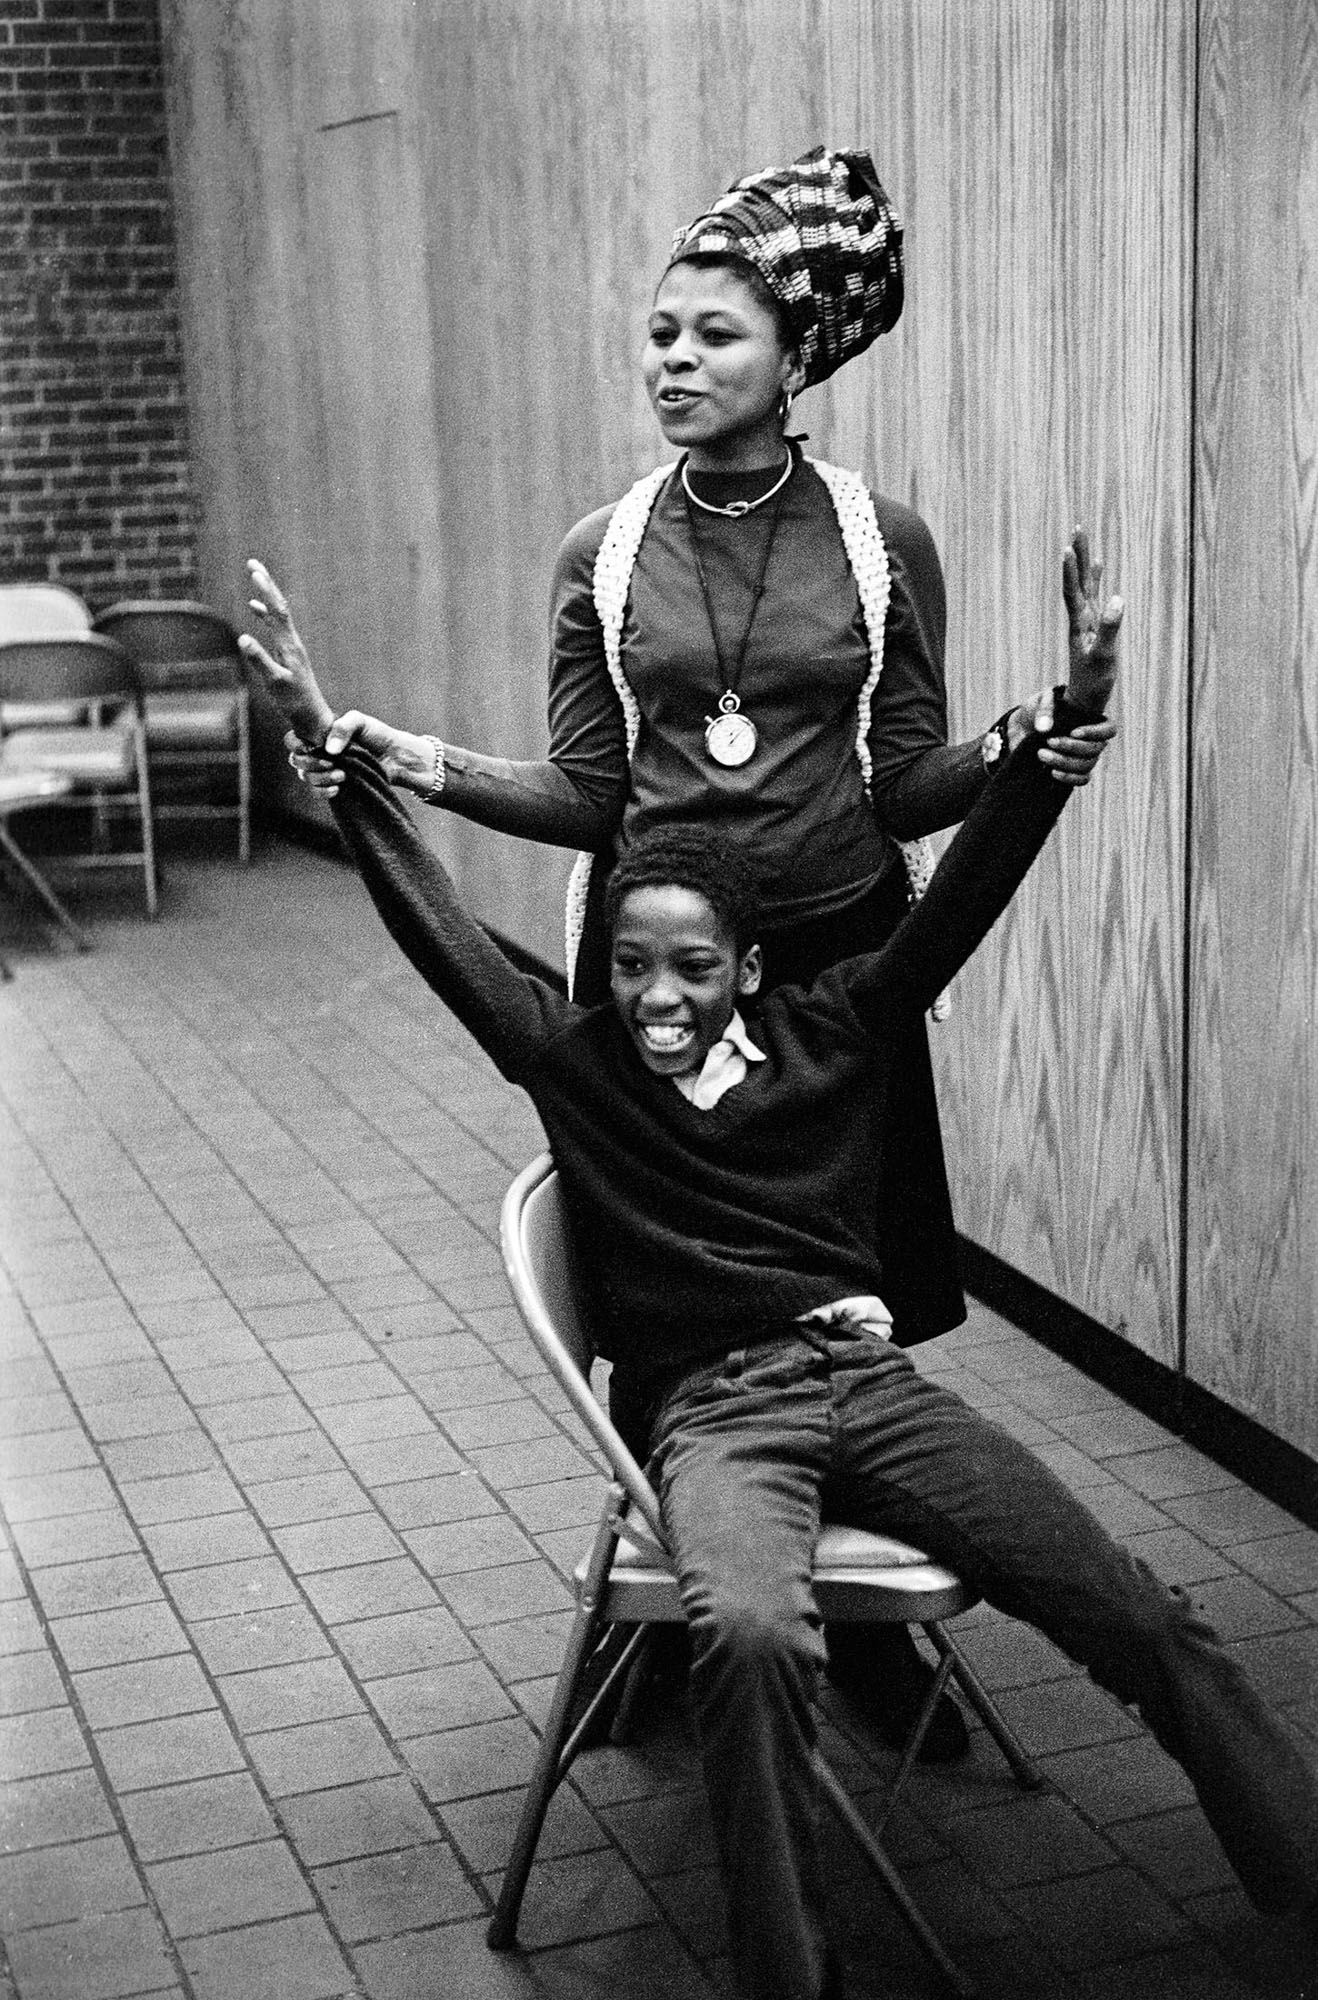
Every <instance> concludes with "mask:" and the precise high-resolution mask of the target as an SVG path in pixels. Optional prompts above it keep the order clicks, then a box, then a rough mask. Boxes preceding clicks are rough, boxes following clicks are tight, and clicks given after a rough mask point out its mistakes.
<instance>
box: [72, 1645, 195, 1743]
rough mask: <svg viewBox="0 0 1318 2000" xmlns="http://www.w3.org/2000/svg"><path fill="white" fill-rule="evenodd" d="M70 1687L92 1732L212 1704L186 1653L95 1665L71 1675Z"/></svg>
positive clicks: (191, 1658)
mask: <svg viewBox="0 0 1318 2000" xmlns="http://www.w3.org/2000/svg"><path fill="white" fill-rule="evenodd" d="M73 1684H74V1688H75V1690H76V1692H77V1696H78V1700H79V1702H80V1704H81V1706H82V1711H83V1714H84V1715H85V1716H86V1718H87V1722H88V1724H89V1725H90V1727H91V1728H92V1729H108V1728H112V1727H114V1726H116V1725H118V1724H122V1723H128V1722H150V1721H153V1720H160V1719H161V1718H162V1717H164V1716H169V1715H189V1714H192V1713H194V1712H197V1711H199V1710H201V1709H205V1708H214V1706H215V1697H214V1695H213V1694H212V1693H211V1690H210V1686H209V1684H208V1682H207V1680H206V1677H205V1675H204V1674H203V1673H202V1671H201V1668H200V1667H199V1666H198V1665H197V1662H196V1661H195V1660H194V1659H193V1657H192V1655H191V1653H171V1654H169V1655H168V1656H167V1657H166V1658H164V1659H158V1660H134V1661H133V1662H132V1663H131V1665H128V1666H122V1667H97V1668H94V1669H93V1670H92V1671H91V1672H89V1673H81V1674H75V1675H74V1676H73Z"/></svg>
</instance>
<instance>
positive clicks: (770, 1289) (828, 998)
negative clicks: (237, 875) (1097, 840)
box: [334, 700, 1084, 1381]
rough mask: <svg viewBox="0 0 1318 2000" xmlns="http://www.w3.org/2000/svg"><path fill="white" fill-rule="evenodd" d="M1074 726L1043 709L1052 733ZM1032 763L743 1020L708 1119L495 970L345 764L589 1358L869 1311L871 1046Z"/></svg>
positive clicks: (920, 996) (367, 832) (1033, 789)
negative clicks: (545, 1182)
mask: <svg viewBox="0 0 1318 2000" xmlns="http://www.w3.org/2000/svg"><path fill="white" fill-rule="evenodd" d="M1082 719H1084V718H1082V717H1080V716H1078V715H1077V714H1076V712H1075V711H1074V710H1073V709H1070V708H1069V707H1068V706H1067V705H1066V704H1065V703H1063V702H1061V701H1060V700H1059V702H1058V704H1057V712H1056V718H1055V731H1056V733H1057V734H1059V735H1060V734H1064V733H1065V731H1066V730H1067V728H1068V727H1071V726H1074V724H1075V722H1076V721H1078V720H1082ZM1036 748H1037V744H1036V742H1035V741H1034V740H1029V741H1027V742H1025V743H1024V744H1022V745H1021V747H1020V748H1019V749H1018V750H1017V751H1016V752H1015V754H1014V755H1013V756H1012V757H1010V758H1009V759H1008V760H1007V761H1006V762H1005V763H1004V764H1003V765H1002V766H1001V768H1000V770H999V771H998V773H997V774H996V775H995V776H994V777H993V779H992V780H991V781H990V783H989V784H988V785H986V786H985V788H984V790H983V793H982V796H981V797H980V799H979V801H978V803H977V804H976V805H975V807H974V808H973V810H972V811H971V813H970V815H969V817H968V818H967V819H966V821H965V823H964V825H963V826H962V828H961V830H960V832H959V833H958V834H957V836H956V839H955V840H954V841H953V842H952V845H951V846H950V847H949V849H948V851H947V853H946V855H945V856H944V858H943V861H942V863H941V865H940V867H939V868H938V870H937V872H936V874H935V876H934V880H933V883H932V885H931V886H930V888H929V890H928V892H927V894H926V895H925V897H924V899H923V901H922V902H920V903H919V904H918V905H917V906H916V907H915V908H914V909H913V910H912V911H911V912H910V914H909V915H908V916H907V917H906V918H904V919H903V921H902V922H901V923H900V924H899V926H898V927H897V929H896V931H895V932H894V933H893V936H892V937H891V938H890V940H889V941H888V943H887V944H886V945H885V946H884V947H883V949H882V950H881V951H878V952H874V953H871V954H868V955H866V956H863V957H858V958H852V959H847V960H845V961H844V962H843V963H842V964H840V965H837V966H834V967H833V968H831V970H829V971H828V972H826V973H825V974H824V975H823V976H822V977H821V978H820V979H819V980H817V981H816V983H815V984H814V985H813V986H812V987H810V988H809V989H808V990H802V989H801V988H799V987H780V988H778V989H777V990H775V991H774V992H772V993H770V994H769V995H768V996H767V997H766V998H765V999H764V1001H763V1003H762V1004H761V1005H759V1006H755V1005H754V1004H753V1003H752V1004H751V1005H750V1006H748V1007H747V1008H746V1009H745V1010H744V1012H745V1017H746V1023H747V1027H748V1029H749V1031H750V1033H751V1035H752V1037H753V1039H754V1040H755V1041H756V1042H757V1043H758V1045H759V1046H760V1047H761V1048H762V1049H763V1050H764V1052H765V1055H766V1057H767V1058H768V1060H767V1061H765V1062H763V1063H756V1064H754V1065H752V1068H751V1071H750V1073H749V1074H748V1075H747V1077H746V1079H745V1081H744V1082H743V1083H740V1084H738V1085H737V1086H736V1087H735V1088H734V1089H733V1090H731V1091H729V1092H728V1093H727V1095H726V1096H725V1097H724V1098H723V1099H722V1100H721V1101H720V1102H719V1103H718V1104H717V1105H716V1106H715V1107H714V1108H713V1109H712V1110H710V1111H698V1110H696V1109H695V1107H694V1106H692V1105H691V1104H689V1103H688V1102H687V1100H686V1098H685V1097H683V1096H682V1094H681V1093H680V1092H679V1091H677V1090H675V1089H674V1087H673V1085H672V1083H671V1081H669V1080H668V1079H666V1078H662V1077H656V1076H654V1075H652V1074H651V1072H650V1071H648V1070H647V1069H646V1068H645V1066H644V1064H643V1063H642V1062H641V1060H640V1057H639V1055H638V1054H637V1053H636V1050H635V1048H634V1046H633V1044H632V1041H631V1038H630V1036H629V1034H628V1033H627V1031H626V1029H625V1028H624V1026H623V1024H622V1022H621V1020H620V1019H619V1017H618V1016H617V1014H616V1013H615V1011H614V1009H613V1008H612V1007H611V1006H604V1007H595V1008H583V1007H579V1006H575V1005H573V1003H572V1002H570V1001H568V1000H566V999H564V998H563V997H562V995H561V994H559V993H558V992H557V991H555V989H554V988H553V987H552V986H550V985H548V984H547V983H545V982H544V981H542V980H539V979H536V978H534V977H533V976H531V975H529V974H527V973H525V972H521V971H519V970H517V969H516V968H515V967H513V966H512V965H511V964H510V963H509V961H508V960H507V959H506V958H505V956H504V955H503V953H502V952H501V951H500V950H499V949H498V947H497V946H496V945H495V944H494V943H493V942H492V941H491V940H490V939H489V937H488V936H487V935H486V933H485V932H484V931H483V930H482V929H481V927H480V925H479V924H477V923H476V922H475V920H474V919H473V918H472V917H470V916H469V915H468V914H467V912H466V911H465V910H464V909H463V908H462V906H461V904H460V903H459V901H458V899H457V896H456V894H455V892H454V889H453V886H452V884H451V882H450V881H449V878H448V876H447V874H446V873H445V871H444V869H443V868H442V866H441V865H440V863H439V862H438V860H437V859H436V857H435V856H434V855H433V854H432V853H431V851H430V850H429V848H427V847H426V846H425V844H424V842H423V841H422V840H421V839H420V837H419V835H418V834H417V832H416V830H415V828H414V827H413V825H412V822H411V819H410V817H409V815H408V813H407V812H406V810H405V808H404V807H403V806H402V805H401V804H400V802H399V801H398V799H397V798H396V796H395V795H394V793H393V792H392V791H391V790H390V788H389V785H388V784H387V782H386V781H385V779H384V777H383V775H382V773H381V771H380V768H379V766H378V764H377V763H376V761H375V760H374V758H372V757H371V756H370V755H369V754H368V753H367V752H365V751H363V750H361V749H358V748H356V747H353V748H350V749H349V750H348V751H347V752H346V753H345V759H344V762H345V768H346V770H347V772H348V781H347V783H346V784H345V785H344V787H343V789H342V790H341V792H340V793H339V796H338V798H337V800H336V801H335V808H334V809H335V813H336V817H337V818H338V821H339V825H340V827H341V829H342V831H343V834H344V836H345V838H346V839H347V841H348V844H349V846H350V848H351V850H352V853H353V856H354V859H355V860H356V862H357V865H358V867H359V869H360V870H361V873H362V877H363V879H364V881H365V883H366V886H367V889H368V890H369V892H370V894H371V897H372V899H373V900H374V902H375V904H376V906H377V908H378V909H379V911H380V914H381V916H382V917H383V919H384V921H385V923H386V925H387V926H388V928H389V930H390V932H391V934H392V935H393V937H394V938H395V940H396V941H397V942H398V944H399V945H400V946H401V947H402V949H403V951H404V952H405V953H406V954H407V956H408V957H409V958H410V959H411V961H412V963H413V964H414V965H415V966H416V968H417V970H418V971H419V972H420V973H421V974H422V976H423V978H425V979H426V980H427V982H428V983H429V984H430V985H431V986H432V987H433V989H434V990H435V992H436V993H438V994H439V996H440V997H441V999H443V1000H444V1001H445V1002H446V1004H447V1005H448V1006H449V1007H451V1008H452V1010H453V1012H454V1013H455V1014H456V1015H457V1017H458V1019H459V1020H460V1021H462V1023H463V1024H464V1025H465V1026H466V1027H467V1028H468V1029H469V1030H470V1031H471V1033H472V1034H473V1035H474V1036H475V1038H476V1040H477V1041H478V1042H479V1043H480V1044H481V1046H482V1048H484V1049H485V1050H486V1052H487V1053H488V1054H489V1055H490V1056H491V1057H492V1059H493V1060H494V1062H495V1063H496V1065H497V1066H498V1068H499V1069H500V1071H501V1072H502V1073H503V1075H504V1076H505V1077H507V1078H508V1080H509V1081H510V1082H512V1083H516V1084H519V1085H521V1086H522V1088H523V1089H525V1090H526V1091H527V1092H528V1093H529V1094H530V1096H531V1098H532V1100H533V1102H534V1104H535V1107H536V1109H537V1111H538V1112H539V1114H540V1117H541V1120H542V1122H543V1124H544V1128H545V1131H546V1134H547V1135H548V1138H549V1143H550V1147H551V1149H552V1151H553V1155H554V1159H555V1163H556V1165H557V1167H558V1170H559V1174H560V1176H561V1178H562V1182H563V1187H564V1191H565V1193H566V1196H567V1200H568V1206H569V1212H570V1213H571V1215H572V1218H573V1224H574V1227H575V1229H576V1230H577V1233H578V1236H579V1239H580V1242H581V1244H582V1246H583V1249H584V1250H585V1252H586V1254H585V1255H584V1256H583V1258H582V1265H583V1270H584V1272H585V1273H586V1276H587V1281H588V1283H589V1285H590V1287H591V1290H592V1293H593V1301H592V1303H593V1306H594V1311H595V1332H596V1337H597V1340H598V1344H599V1347H600V1350H601V1352H602V1353H604V1354H606V1355H608V1356H609V1357H610V1358H612V1359H614V1360H615V1361H617V1362H619V1363H621V1364H622V1365H623V1366H624V1367H626V1369H627V1370H628V1372H630V1373H634V1374H635V1375H636V1377H637V1378H639V1379H641V1380H642V1381H643V1380H644V1379H645V1378H646V1377H650V1376H654V1375H657V1374H660V1373H666V1372H668V1371H669V1370H670V1369H672V1368H673V1367H675V1366H677V1365H679V1364H681V1363H684V1362H688V1361H693V1360H695V1359H698V1358H708V1357H713V1356H717V1355H718V1354H721V1353H724V1352H726V1351H728V1350H729V1349H730V1348H732V1347H735V1346H739V1345H742V1344H743V1343H744V1342H745V1341H746V1340H747V1339H748V1338H751V1337H753V1336H754V1335H755V1334H756V1333H757V1332H760V1331H762V1330H763V1329H765V1328H766V1327H768V1326H771V1325H773V1324H775V1323H781V1322H783V1321H785V1320H790V1319H793V1318H795V1317H796V1316H797V1315H798V1314H800V1313H802V1312H804V1311H806V1310H808V1309H809V1308H811V1307H813V1306H818V1305H823V1304H826V1303H828V1302H829V1301H831V1300H834V1299H837V1298H842V1297H845V1296H848V1295H850V1294H856V1293H866V1292H877V1293H878V1294H879V1295H880V1296H882V1293H883V1289H884V1246H883V1243H882V1241H881V1240H876V1225H875V1212H874V1210H875V1205H874V1194H873V1189H874V1171H875V1161H876V1158H878V1157H879V1156H881V1154H882V1152H883V1150H884V1149H885V1148H886V1147H889V1146H892V1147H895V1148H897V1149H898V1150H899V1149H900V1147H901V1144H902V1134H901V1133H900V1132H890V1131H889V1130H888V1121H887V1119H886V1117H885V1109H886V1103H887V1098H888V1091H889V1084H890V1080H891V1075H890V1068H889V1064H888V1060H887V1053H888V1048H889V1041H890V1030H891V1027H892V1025H893V1024H894V1023H895V1022H896V1021H898V1020H899V1019H900V1018H901V1017H903V1016H906V1017H909V1016H910V1015H912V1014H915V1015H918V1014H919V1013H920V1012H921V1011H922V1010H923V1009H924V1008H926V1007H927V1006H928V1005H929V1004H930V1002H931V1001H932V1000H933V998H934V996H935V995H936V994H937V993H938V992H940V991H941V989H942V988H943V987H944V986H945V985H946V984H947V982H948V980H949V979H950V978H951V977H952V975H953V974H954V973H955V972H956V970H957V968H958V966H960V965H961V964H962V963H963V962H964V961H965V959H966V958H967V957H969V955H970V953H971V952H972V951H973V950H974V949H975V947H976V945H977V944H978V943H979V941H980V939H981V938H982V937H983V936H984V934H985V933H986V931H987V930H988V929H989V927H990V926H991V924H992V923H993V922H994V920H995V919H996V918H997V917H998V915H999V914H1000V913H1001V911H1002V910H1003V909H1004V907H1005V906H1006V904H1007V902H1008V901H1009V900H1010V898H1011V895H1012V893H1013V891H1014V890H1015V888H1016V886H1017V884H1018V883H1019V882H1020V880H1021V878H1022V877H1023V876H1024V874H1025V872H1026V870H1027V869H1028V868H1029V866H1030V863H1031V862H1032V861H1033V859H1034V857H1035V855H1036V854H1037V853H1038V851H1039V848H1040V847H1041V846H1042V844H1043V842H1044V840H1045V839H1046V837H1047V835H1048V832H1049V829H1050V828H1051V827H1052V825H1053V822H1054V821H1055V820H1056V818H1057V816H1058V814H1059V813H1060V811H1061V809H1062V806H1063V805H1064V803H1065V802H1066V799H1067V797H1068V791H1067V788H1066V787H1065V786H1062V785H1059V784H1056V783H1055V782H1054V781H1053V780H1052V778H1051V777H1050V775H1049V774H1048V772H1047V770H1046V769H1045V768H1044V767H1043V766H1042V765H1040V763H1039V762H1038V758H1037V755H1036ZM881 1227H882V1224H881V1223H880V1224H879V1228H880V1230H881Z"/></svg>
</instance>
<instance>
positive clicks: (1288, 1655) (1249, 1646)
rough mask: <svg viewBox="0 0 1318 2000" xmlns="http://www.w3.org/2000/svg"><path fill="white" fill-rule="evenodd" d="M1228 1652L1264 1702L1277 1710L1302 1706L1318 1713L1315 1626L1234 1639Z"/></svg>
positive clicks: (1317, 1642) (1317, 1633)
mask: <svg viewBox="0 0 1318 2000" xmlns="http://www.w3.org/2000/svg"><path fill="white" fill-rule="evenodd" d="M1227 1650H1228V1652H1230V1653H1231V1654H1232V1656H1233V1657H1234V1658H1235V1659H1237V1660H1239V1661H1240V1664H1241V1665H1242V1666H1243V1667H1244V1669H1245V1672H1246V1673H1247V1674H1248V1675H1249V1677H1250V1679H1251V1680H1252V1681H1253V1683H1254V1685H1255V1687H1257V1688H1258V1690H1259V1692H1260V1694H1262V1696H1263V1698H1264V1700H1265V1701H1270V1702H1272V1703H1273V1704H1274V1706H1276V1707H1287V1706H1289V1705H1290V1704H1291V1703H1292V1702H1299V1703H1303V1704H1304V1707H1305V1710H1306V1711H1307V1712H1308V1713H1309V1714H1310V1715H1312V1714H1313V1713H1314V1712H1315V1710H1318V1626H1313V1625H1307V1626H1305V1627H1304V1628H1303V1630H1300V1631H1294V1632H1277V1633H1270V1634H1266V1635H1263V1636H1261V1637H1259V1638H1254V1639H1237V1640H1236V1641H1234V1642H1233V1643H1231V1644H1229V1645H1228V1648H1227Z"/></svg>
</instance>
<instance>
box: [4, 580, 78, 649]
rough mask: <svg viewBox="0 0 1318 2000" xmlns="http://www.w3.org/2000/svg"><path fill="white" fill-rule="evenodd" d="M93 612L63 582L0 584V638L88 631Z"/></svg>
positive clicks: (55, 636) (47, 636) (51, 636)
mask: <svg viewBox="0 0 1318 2000" xmlns="http://www.w3.org/2000/svg"><path fill="white" fill-rule="evenodd" d="M91 629H92V614H91V612H90V611H89V610H88V608H87V606H86V605H85V604H84V603H83V601H82V599H81V598H80V597H79V596H78V595H77V593H76V591H72V590H66V589H65V587H64V585H63V584H62V583H0V641H7V640H10V639H61V638H65V637H67V636H68V635H70V634H73V633H78V632H90V631H91Z"/></svg>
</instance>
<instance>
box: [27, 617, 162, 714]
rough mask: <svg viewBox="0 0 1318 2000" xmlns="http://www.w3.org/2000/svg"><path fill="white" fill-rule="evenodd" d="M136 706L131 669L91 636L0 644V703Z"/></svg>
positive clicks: (119, 653) (120, 654)
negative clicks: (118, 703) (111, 702)
mask: <svg viewBox="0 0 1318 2000" xmlns="http://www.w3.org/2000/svg"><path fill="white" fill-rule="evenodd" d="M115 698H118V699H120V700H125V699H131V700H132V701H133V702H134V703H138V704H140V701H141V693H140V690H139V685H138V674H137V668H136V667H135V666H134V664H133V662H132V659H131V658H130V657H129V655H128V654H127V653H126V652H125V651H124V649H123V647H122V646H116V645H115V643H114V641H113V639H103V638H101V637H99V635H98V634H96V633H95V632H84V633H83V634H82V635H81V636H80V637H76V638H75V637H69V638H66V639H13V640H10V641H9V643H8V644H0V701H109V700H114V699H115Z"/></svg>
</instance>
